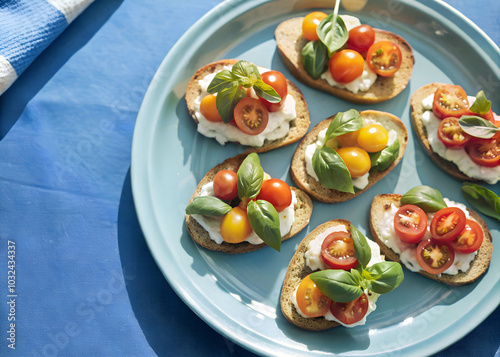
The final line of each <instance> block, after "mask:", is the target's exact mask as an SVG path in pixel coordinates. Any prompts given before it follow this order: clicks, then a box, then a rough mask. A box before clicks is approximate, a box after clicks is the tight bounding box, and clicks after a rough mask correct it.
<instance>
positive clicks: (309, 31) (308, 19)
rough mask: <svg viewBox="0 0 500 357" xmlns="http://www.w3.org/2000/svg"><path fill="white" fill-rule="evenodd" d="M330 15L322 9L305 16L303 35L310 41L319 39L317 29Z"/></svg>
mask: <svg viewBox="0 0 500 357" xmlns="http://www.w3.org/2000/svg"><path fill="white" fill-rule="evenodd" d="M327 16H328V15H327V14H325V13H324V12H321V11H315V12H311V13H310V14H307V15H306V16H305V17H304V20H302V36H304V37H305V38H306V39H308V40H309V41H317V40H319V37H318V34H317V33H316V29H317V28H318V25H319V23H320V22H321V20H323V19H324V18H325V17H327Z"/></svg>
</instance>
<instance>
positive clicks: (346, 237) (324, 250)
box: [321, 232, 358, 270]
mask: <svg viewBox="0 0 500 357" xmlns="http://www.w3.org/2000/svg"><path fill="white" fill-rule="evenodd" d="M321 257H322V258H323V261H324V262H325V263H326V264H327V265H328V266H329V267H331V268H333V269H343V270H351V269H353V268H356V266H357V265H358V258H356V253H355V251H354V244H353V242H352V237H351V235H350V234H349V233H347V232H333V233H330V234H329V235H328V236H326V238H325V240H324V241H323V244H322V245H321Z"/></svg>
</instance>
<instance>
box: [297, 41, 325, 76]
mask: <svg viewBox="0 0 500 357" xmlns="http://www.w3.org/2000/svg"><path fill="white" fill-rule="evenodd" d="M328 61H329V57H328V49H327V48H326V46H325V45H324V44H323V42H321V41H309V42H308V43H306V45H305V46H304V47H303V48H302V64H303V65H304V69H305V70H306V72H307V73H308V74H309V75H310V76H311V77H313V78H314V79H318V78H319V77H321V75H322V74H323V73H324V72H325V71H326V70H327V69H328Z"/></svg>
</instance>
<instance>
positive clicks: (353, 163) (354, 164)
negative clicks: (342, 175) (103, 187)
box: [337, 147, 372, 178]
mask: <svg viewBox="0 0 500 357" xmlns="http://www.w3.org/2000/svg"><path fill="white" fill-rule="evenodd" d="M337 153H338V154H339V155H340V157H341V158H342V160H344V163H345V165H346V166H347V169H348V170H349V173H350V174H351V177H352V178H356V177H361V176H363V175H365V174H366V173H367V172H368V171H370V167H371V165H372V163H371V160H370V155H368V153H367V152H366V150H364V149H362V148H357V147H347V148H340V149H338V150H337Z"/></svg>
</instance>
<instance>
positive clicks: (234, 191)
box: [213, 170, 238, 201]
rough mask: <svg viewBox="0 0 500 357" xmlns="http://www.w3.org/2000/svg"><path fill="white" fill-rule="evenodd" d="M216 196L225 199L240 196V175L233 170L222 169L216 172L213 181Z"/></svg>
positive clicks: (229, 199)
mask: <svg viewBox="0 0 500 357" xmlns="http://www.w3.org/2000/svg"><path fill="white" fill-rule="evenodd" d="M213 188H214V194H215V197H217V198H220V199H221V200H224V201H231V200H233V199H235V198H236V197H238V177H237V175H236V172H234V171H231V170H220V171H219V172H217V173H216V174H215V177H214V181H213Z"/></svg>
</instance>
